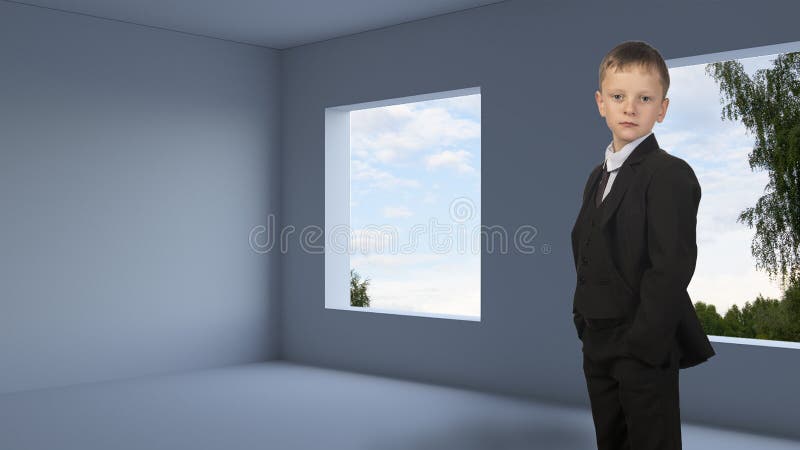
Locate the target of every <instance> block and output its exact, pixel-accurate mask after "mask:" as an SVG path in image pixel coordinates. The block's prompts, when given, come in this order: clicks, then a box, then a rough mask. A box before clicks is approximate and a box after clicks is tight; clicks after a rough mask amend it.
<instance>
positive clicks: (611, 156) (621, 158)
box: [605, 130, 653, 172]
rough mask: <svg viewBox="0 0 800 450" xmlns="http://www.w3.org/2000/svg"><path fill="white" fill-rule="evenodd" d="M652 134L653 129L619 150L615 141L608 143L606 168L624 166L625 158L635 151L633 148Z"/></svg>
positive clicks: (612, 168)
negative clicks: (615, 145)
mask: <svg viewBox="0 0 800 450" xmlns="http://www.w3.org/2000/svg"><path fill="white" fill-rule="evenodd" d="M651 134H653V130H650V132H649V133H647V134H645V135H644V136H642V137H639V138H636V139H634V140H632V141H630V142H628V143H627V144H625V146H624V147H622V149H620V150H619V151H618V152H615V151H614V141H611V143H610V144H608V147H606V159H605V163H606V170H607V171H609V172H610V171H612V170H616V169H619V168H620V166H622V163H623V162H625V159H627V158H628V156H629V155H630V154H631V153H633V150H634V149H635V148H636V146H637V145H639V143H641V142H642V141H643V140H645V139H647V137H648V136H650V135H651Z"/></svg>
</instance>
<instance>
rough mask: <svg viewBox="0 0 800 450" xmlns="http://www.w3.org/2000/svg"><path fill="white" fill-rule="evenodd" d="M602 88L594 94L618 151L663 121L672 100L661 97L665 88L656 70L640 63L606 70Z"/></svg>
mask: <svg viewBox="0 0 800 450" xmlns="http://www.w3.org/2000/svg"><path fill="white" fill-rule="evenodd" d="M601 88H602V92H601V91H596V92H595V93H594V97H595V100H596V101H597V108H598V109H599V110H600V115H601V116H602V117H605V118H606V124H607V125H608V128H609V129H610V130H611V134H612V136H613V138H614V140H613V142H614V151H615V152H618V151H619V150H620V149H622V147H624V146H625V145H626V144H628V143H629V142H631V141H634V140H636V139H637V138H640V137H642V136H644V135H645V134H647V133H649V132H650V131H651V130H652V129H653V125H655V123H656V122H662V121H663V120H664V115H665V114H666V113H667V106H668V105H669V99H668V98H664V99H662V98H661V97H662V96H663V95H664V91H663V89H662V86H661V82H660V80H659V76H658V74H656V73H655V72H653V71H647V70H646V69H644V68H642V67H640V66H633V67H627V68H625V69H624V70H621V71H615V70H614V69H611V70H608V71H607V72H606V74H605V76H604V78H603V84H602V86H601ZM628 123H629V124H628Z"/></svg>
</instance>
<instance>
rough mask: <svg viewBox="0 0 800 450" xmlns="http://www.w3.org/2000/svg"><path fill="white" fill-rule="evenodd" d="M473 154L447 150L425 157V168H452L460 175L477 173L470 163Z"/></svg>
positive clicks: (464, 151)
mask: <svg viewBox="0 0 800 450" xmlns="http://www.w3.org/2000/svg"><path fill="white" fill-rule="evenodd" d="M471 158H472V153H470V152H468V151H466V150H456V151H450V150H445V151H442V152H439V153H436V154H433V155H429V156H427V157H425V167H426V168H427V169H428V170H435V169H438V168H451V169H453V170H456V171H458V172H459V173H475V168H474V167H472V166H471V165H470V163H469V160H470V159H471Z"/></svg>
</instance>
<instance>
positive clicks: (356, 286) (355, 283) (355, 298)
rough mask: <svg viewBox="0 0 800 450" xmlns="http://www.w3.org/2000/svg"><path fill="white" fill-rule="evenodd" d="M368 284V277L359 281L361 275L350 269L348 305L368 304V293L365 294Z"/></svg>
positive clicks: (366, 305) (365, 305)
mask: <svg viewBox="0 0 800 450" xmlns="http://www.w3.org/2000/svg"><path fill="white" fill-rule="evenodd" d="M368 286H369V278H367V279H365V280H364V281H361V277H360V276H359V275H358V273H357V272H356V271H355V270H353V269H350V306H359V307H368V306H369V294H367V287H368Z"/></svg>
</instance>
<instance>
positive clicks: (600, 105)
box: [594, 91, 606, 117]
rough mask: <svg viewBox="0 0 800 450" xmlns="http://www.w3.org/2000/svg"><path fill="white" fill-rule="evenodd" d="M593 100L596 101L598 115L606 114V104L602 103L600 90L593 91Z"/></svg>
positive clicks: (603, 115)
mask: <svg viewBox="0 0 800 450" xmlns="http://www.w3.org/2000/svg"><path fill="white" fill-rule="evenodd" d="M594 101H595V102H597V110H598V111H599V112H600V116H602V117H605V116H606V105H605V103H603V94H601V93H600V91H594Z"/></svg>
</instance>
